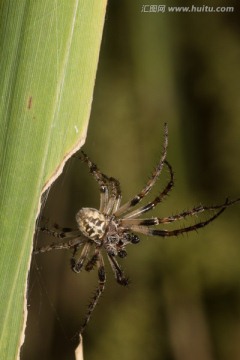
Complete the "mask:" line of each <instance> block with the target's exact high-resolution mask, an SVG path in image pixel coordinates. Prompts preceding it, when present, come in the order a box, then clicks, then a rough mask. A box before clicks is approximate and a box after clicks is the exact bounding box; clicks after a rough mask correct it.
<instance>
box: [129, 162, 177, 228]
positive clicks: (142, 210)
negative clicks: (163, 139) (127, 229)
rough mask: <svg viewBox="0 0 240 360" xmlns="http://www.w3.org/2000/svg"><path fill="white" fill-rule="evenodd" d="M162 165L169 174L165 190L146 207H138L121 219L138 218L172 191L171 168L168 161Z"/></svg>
mask: <svg viewBox="0 0 240 360" xmlns="http://www.w3.org/2000/svg"><path fill="white" fill-rule="evenodd" d="M164 163H165V164H166V165H167V166H168V169H169V172H170V180H169V182H168V184H167V186H166V187H165V189H164V190H163V191H162V192H161V193H160V194H159V195H158V196H157V197H156V198H155V199H154V200H153V201H151V202H149V203H148V204H147V205H144V206H142V207H140V208H139V209H136V210H134V211H132V212H130V213H128V214H126V215H125V216H124V217H123V219H130V218H135V217H138V216H140V215H142V214H144V213H146V212H148V211H150V210H152V209H154V208H155V207H156V206H157V205H158V204H159V203H160V202H161V201H162V200H163V199H164V198H165V197H166V196H167V195H168V193H169V192H170V191H171V190H172V188H173V185H174V179H173V169H172V166H171V165H170V164H169V162H168V161H166V160H165V161H164ZM141 225H142V224H141Z"/></svg>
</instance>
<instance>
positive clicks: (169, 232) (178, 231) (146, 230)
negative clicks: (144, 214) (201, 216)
mask: <svg viewBox="0 0 240 360" xmlns="http://www.w3.org/2000/svg"><path fill="white" fill-rule="evenodd" d="M225 210H226V206H225V207H223V208H222V209H221V210H220V211H218V212H217V213H216V214H215V215H214V216H212V217H211V218H210V219H208V220H206V221H202V222H199V223H196V224H194V225H191V226H188V227H185V228H182V229H175V230H158V229H150V228H148V227H145V226H138V225H132V226H130V227H129V228H130V229H131V230H132V231H136V232H139V233H141V234H144V235H150V236H162V237H166V236H178V235H179V234H182V233H186V232H190V231H194V230H197V229H200V228H202V227H204V226H206V225H208V224H209V223H210V222H212V221H213V220H215V219H216V218H217V217H218V216H219V215H220V214H222V213H223V211H225Z"/></svg>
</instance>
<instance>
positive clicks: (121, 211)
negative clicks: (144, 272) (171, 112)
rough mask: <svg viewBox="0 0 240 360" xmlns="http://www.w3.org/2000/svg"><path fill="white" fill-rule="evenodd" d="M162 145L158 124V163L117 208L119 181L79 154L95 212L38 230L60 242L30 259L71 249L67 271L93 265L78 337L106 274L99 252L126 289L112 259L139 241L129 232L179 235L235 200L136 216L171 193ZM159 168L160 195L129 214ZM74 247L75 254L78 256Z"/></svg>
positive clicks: (88, 268) (171, 181)
mask: <svg viewBox="0 0 240 360" xmlns="http://www.w3.org/2000/svg"><path fill="white" fill-rule="evenodd" d="M167 146H168V127H167V124H164V143H163V150H162V156H161V159H160V161H159V163H158V164H157V166H156V168H155V169H154V171H153V173H152V175H151V177H150V179H149V180H148V182H147V184H146V185H145V186H144V187H143V189H142V190H141V191H140V192H139V193H138V194H137V195H136V196H134V197H133V198H132V199H131V200H129V201H128V202H126V203H124V204H123V205H121V197H122V195H121V189H120V184H119V181H118V180H116V179H115V178H113V177H108V176H107V175H105V174H103V173H102V172H100V170H99V169H98V167H97V166H96V165H95V164H94V163H93V162H92V161H91V160H90V159H89V157H88V156H87V155H86V154H85V153H84V152H83V151H82V152H81V155H80V157H79V156H78V158H80V160H81V161H83V162H84V163H86V164H87V166H88V168H89V170H90V173H91V174H92V176H93V177H94V179H95V180H96V181H97V183H98V186H99V190H100V207H99V210H97V209H93V208H82V209H80V210H79V211H78V213H77V214H76V222H77V226H78V228H77V229H76V230H73V229H70V228H61V227H59V226H58V225H55V226H54V227H52V228H48V227H41V228H39V229H40V230H41V231H43V232H46V233H48V234H49V235H51V236H53V237H55V238H58V239H62V240H63V241H62V242H59V243H53V244H50V245H48V246H45V247H41V248H38V249H35V250H34V253H35V254H38V253H44V252H47V251H50V250H56V249H73V255H72V258H71V268H72V270H73V271H74V272H76V273H79V272H80V271H81V270H82V269H83V268H84V269H85V270H86V271H91V270H92V269H93V268H94V267H95V266H97V269H98V287H97V289H96V292H95V293H94V296H93V298H92V300H91V302H90V304H89V306H88V312H87V314H86V316H85V319H84V321H83V324H82V326H81V329H80V333H81V334H82V333H83V331H84V330H85V328H86V326H87V324H88V322H89V320H90V317H91V314H92V312H93V310H94V309H95V307H96V305H97V303H98V301H99V299H100V296H101V294H102V293H103V291H104V288H105V282H106V273H105V266H104V260H103V255H102V253H103V252H106V254H107V258H108V260H109V262H110V264H111V267H112V270H113V273H114V275H115V278H116V281H117V282H118V283H119V284H120V285H123V286H127V285H128V284H129V279H128V277H126V276H125V274H124V272H123V270H122V269H121V267H120V265H119V264H118V261H117V257H120V258H124V257H126V256H127V252H126V246H127V245H129V244H137V243H139V241H140V239H139V237H138V236H137V235H136V234H135V233H140V234H144V235H150V236H160V237H170V236H178V235H179V234H182V233H187V232H191V231H194V230H197V229H199V228H202V227H204V226H206V225H208V224H209V223H210V222H212V221H213V220H215V219H216V218H217V217H218V216H219V215H220V214H222V213H223V211H224V210H225V209H226V208H227V207H228V206H230V205H232V204H234V203H236V202H238V201H240V199H236V200H232V201H229V200H228V199H226V201H225V202H224V203H223V204H221V205H215V206H203V205H200V206H197V207H194V208H192V209H191V210H185V211H183V212H181V213H178V214H176V215H172V216H167V217H162V218H159V217H151V218H140V216H142V215H143V214H145V213H147V212H148V211H150V210H152V209H154V208H155V207H156V206H157V205H158V204H159V203H161V202H162V200H163V199H164V198H165V197H166V196H167V195H168V194H169V192H170V191H171V189H172V188H173V185H174V175H173V170H172V166H171V165H170V164H169V162H168V161H167V160H166V156H167ZM164 166H165V167H166V168H167V170H168V173H169V180H168V183H167V185H166V186H165V188H164V189H163V191H162V192H160V193H159V194H158V195H157V196H156V197H155V199H154V200H153V201H150V202H148V203H147V204H146V205H144V206H140V207H138V208H137V209H136V208H135V210H134V209H133V208H134V207H135V206H136V205H138V204H139V203H140V201H141V200H142V199H143V198H144V197H145V196H146V195H148V193H149V192H150V191H151V190H152V188H153V186H154V185H155V183H156V181H157V179H158V177H159V175H160V174H161V172H162V169H163V167H164ZM206 211H208V212H209V213H210V214H211V216H210V217H209V218H208V219H207V220H205V221H199V222H197V223H195V224H194V225H190V226H187V227H183V228H177V229H175V230H166V229H156V228H155V226H156V225H165V224H169V223H172V222H175V221H179V220H182V219H185V218H187V217H191V216H194V215H198V214H200V213H202V212H206ZM211 212H212V213H211ZM153 227H154V228H153ZM80 248H81V251H80V254H79V255H78V252H79V249H80Z"/></svg>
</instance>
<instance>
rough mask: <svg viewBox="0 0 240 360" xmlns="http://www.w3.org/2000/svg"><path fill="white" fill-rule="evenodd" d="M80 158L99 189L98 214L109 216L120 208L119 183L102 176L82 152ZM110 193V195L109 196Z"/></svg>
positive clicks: (111, 178)
mask: <svg viewBox="0 0 240 360" xmlns="http://www.w3.org/2000/svg"><path fill="white" fill-rule="evenodd" d="M81 153H82V157H80V159H81V160H82V161H84V162H85V163H86V164H87V165H88V167H89V170H90V173H91V174H92V175H93V177H94V178H95V180H96V181H97V183H98V184H99V188H100V208H99V211H100V212H105V213H107V214H110V213H111V212H112V211H116V210H117V209H118V208H119V206H120V201H121V189H120V183H119V181H118V180H116V179H115V178H113V177H108V176H107V175H105V174H103V173H102V172H101V171H100V170H99V169H98V167H97V165H96V164H94V163H93V162H92V161H91V160H90V159H89V157H88V156H87V155H86V154H85V153H84V152H83V151H82V152H81ZM109 193H110V195H109Z"/></svg>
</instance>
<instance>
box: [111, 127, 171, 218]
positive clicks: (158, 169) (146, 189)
mask: <svg viewBox="0 0 240 360" xmlns="http://www.w3.org/2000/svg"><path fill="white" fill-rule="evenodd" d="M167 145H168V127H167V124H166V123H165V124H164V144H163V153H162V156H161V159H160V161H159V163H158V165H157V167H156V168H155V170H154V171H153V173H152V175H151V177H150V179H149V180H148V182H147V184H146V186H145V187H144V188H143V189H142V190H141V191H140V193H138V194H137V195H136V196H134V198H132V199H131V200H130V201H128V202H126V203H125V204H123V205H122V206H121V207H120V208H119V209H118V210H117V211H116V213H115V215H116V216H117V217H118V216H119V215H121V214H124V213H126V212H127V211H128V210H129V209H130V208H131V207H133V206H135V205H137V204H138V203H139V202H140V201H141V200H142V199H143V198H144V197H145V196H146V195H147V194H148V193H149V191H151V189H152V187H153V186H154V184H155V182H156V181H157V179H158V177H159V175H160V174H161V172H162V168H163V165H164V162H165V159H166V156H167Z"/></svg>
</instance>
